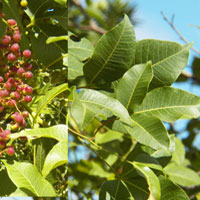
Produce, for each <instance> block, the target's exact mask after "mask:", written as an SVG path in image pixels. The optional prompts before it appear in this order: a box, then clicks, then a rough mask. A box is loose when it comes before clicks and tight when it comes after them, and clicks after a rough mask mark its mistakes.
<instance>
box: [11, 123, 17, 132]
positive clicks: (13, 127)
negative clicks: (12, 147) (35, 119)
mask: <svg viewBox="0 0 200 200" xmlns="http://www.w3.org/2000/svg"><path fill="white" fill-rule="evenodd" d="M18 129H19V124H18V123H15V124H13V125H12V126H11V130H12V131H17V130H18Z"/></svg>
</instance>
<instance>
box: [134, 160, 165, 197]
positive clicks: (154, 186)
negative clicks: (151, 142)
mask: <svg viewBox="0 0 200 200" xmlns="http://www.w3.org/2000/svg"><path fill="white" fill-rule="evenodd" d="M132 165H133V166H134V167H135V168H136V169H137V170H138V171H140V172H141V173H142V174H143V175H144V177H145V178H146V180H147V183H148V187H149V191H150V194H149V199H155V200H160V194H161V191H160V183H159V179H158V177H157V176H156V175H155V174H154V172H153V171H152V170H151V169H150V168H149V167H147V166H146V165H145V164H141V163H138V162H133V163H132Z"/></svg>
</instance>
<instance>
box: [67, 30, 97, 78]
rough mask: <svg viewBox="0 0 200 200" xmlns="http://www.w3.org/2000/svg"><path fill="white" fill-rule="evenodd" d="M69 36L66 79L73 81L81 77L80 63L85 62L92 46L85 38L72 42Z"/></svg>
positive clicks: (81, 66)
mask: <svg viewBox="0 0 200 200" xmlns="http://www.w3.org/2000/svg"><path fill="white" fill-rule="evenodd" d="M72 35H73V34H72V33H70V35H69V43H68V45H69V66H68V79H69V80H73V79H75V78H77V77H78V76H82V75H83V65H84V63H83V62H82V61H84V60H86V59H87V58H88V57H90V56H91V55H92V53H93V49H94V47H93V45H92V44H91V42H90V41H89V40H87V39H85V38H83V39H81V40H80V41H78V42H77V41H76V42H75V41H73V40H72V39H71V37H70V36H72Z"/></svg>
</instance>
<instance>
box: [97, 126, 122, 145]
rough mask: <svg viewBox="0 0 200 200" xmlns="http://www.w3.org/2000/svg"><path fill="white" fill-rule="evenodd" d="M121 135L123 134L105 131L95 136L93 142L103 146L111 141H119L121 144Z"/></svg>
mask: <svg viewBox="0 0 200 200" xmlns="http://www.w3.org/2000/svg"><path fill="white" fill-rule="evenodd" d="M123 135H124V134H123V133H120V132H117V131H113V130H111V129H107V131H106V132H105V133H100V132H99V133H97V134H96V136H95V142H96V143H97V144H104V143H107V142H112V141H113V140H119V141H120V142H121V141H122V140H123Z"/></svg>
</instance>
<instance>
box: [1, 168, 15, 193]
mask: <svg viewBox="0 0 200 200" xmlns="http://www.w3.org/2000/svg"><path fill="white" fill-rule="evenodd" d="M0 180H2V181H0V196H1V197H4V196H7V195H8V194H11V193H12V192H14V191H15V190H16V186H15V185H14V184H13V182H12V181H11V180H10V178H9V176H8V174H7V171H6V170H1V171H0Z"/></svg>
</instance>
